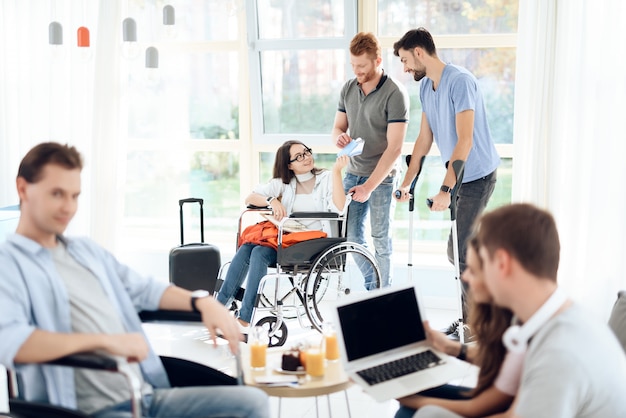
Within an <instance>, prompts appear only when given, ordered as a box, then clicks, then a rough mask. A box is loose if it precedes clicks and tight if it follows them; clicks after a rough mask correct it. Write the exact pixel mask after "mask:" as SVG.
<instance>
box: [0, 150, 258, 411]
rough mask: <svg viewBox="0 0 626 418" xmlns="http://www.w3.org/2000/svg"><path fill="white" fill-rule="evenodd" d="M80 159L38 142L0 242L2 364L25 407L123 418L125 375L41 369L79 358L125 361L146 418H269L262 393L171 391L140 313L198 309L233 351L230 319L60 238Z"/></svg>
mask: <svg viewBox="0 0 626 418" xmlns="http://www.w3.org/2000/svg"><path fill="white" fill-rule="evenodd" d="M81 170H82V160H81V156H80V154H79V153H78V152H77V151H76V149H75V148H74V147H69V146H66V145H61V144H57V143H51V142H50V143H42V144H39V145H37V146H35V147H34V148H33V149H31V150H30V151H29V152H28V153H27V154H26V156H25V157H24V159H23V160H22V162H21V164H20V167H19V170H18V175H17V180H16V185H17V191H18V195H19V198H20V211H21V214H20V220H19V223H18V226H17V230H16V233H15V234H14V235H12V236H9V237H8V239H7V242H6V243H4V244H2V245H0V265H1V266H2V269H1V270H0V340H2V341H3V343H2V345H1V346H0V363H1V364H3V365H5V366H7V367H9V368H13V369H16V371H17V372H18V376H19V378H18V381H19V382H20V388H19V390H20V394H21V396H22V397H23V398H24V399H26V400H33V401H39V402H47V403H51V404H54V405H59V406H63V407H66V408H71V409H79V410H81V411H83V412H85V413H87V414H90V415H93V416H95V417H101V418H104V417H112V416H115V417H125V416H128V417H130V403H129V402H128V400H129V398H130V392H129V389H128V386H127V384H126V383H125V381H124V379H123V377H122V376H120V375H117V374H114V373H106V372H99V371H92V370H86V369H75V370H74V369H70V368H64V367H63V368H62V367H55V366H46V365H41V364H40V363H43V362H46V361H50V360H54V359H57V358H59V357H63V356H66V355H70V354H75V353H80V352H92V351H98V352H101V353H104V354H108V355H111V356H117V357H121V358H126V359H127V360H128V361H129V363H130V366H131V367H133V368H134V371H135V372H136V374H137V376H138V377H139V378H140V379H141V381H142V393H143V395H144V396H143V408H144V409H143V412H144V416H146V417H172V416H176V417H179V418H184V417H213V416H216V417H217V416H219V417H223V416H232V417H267V416H269V411H268V401H267V397H266V396H265V394H264V393H263V392H261V391H259V390H257V389H254V388H247V387H241V386H212V387H189V388H176V389H171V388H169V386H170V385H169V381H168V378H167V375H166V373H165V370H164V368H163V365H162V363H161V361H160V360H159V357H158V356H157V355H156V354H155V353H154V352H153V351H152V349H151V348H150V345H149V344H148V341H147V340H146V337H145V335H144V334H143V332H142V328H141V322H140V320H139V317H138V315H137V311H139V310H144V309H145V310H155V309H169V310H187V311H191V310H192V309H193V310H196V311H198V312H200V313H201V315H202V320H203V323H204V324H205V326H206V327H207V328H208V330H209V331H210V333H211V335H213V336H215V335H217V333H218V330H219V332H221V334H222V335H223V336H224V338H226V339H227V340H228V341H229V345H230V348H231V350H232V351H233V352H236V351H237V350H238V342H239V340H240V338H241V335H240V333H239V328H238V326H237V323H236V321H235V319H234V318H233V317H232V316H231V315H230V314H229V312H228V311H227V310H226V309H225V308H224V307H223V306H222V305H221V304H220V303H219V302H217V301H216V300H214V299H213V298H211V297H210V296H206V295H204V296H205V297H201V298H196V297H192V293H191V292H189V291H187V290H184V289H182V288H179V287H176V286H173V285H169V284H167V283H157V282H155V281H152V280H149V279H145V278H143V277H140V276H139V275H138V274H137V273H135V272H134V271H132V270H131V269H129V268H128V267H126V266H124V265H122V264H120V263H119V262H118V261H117V260H116V259H115V258H114V257H113V256H112V255H111V254H110V253H108V252H107V251H106V250H104V249H103V248H101V247H100V246H98V245H97V244H95V243H94V242H92V241H90V240H88V239H85V238H68V237H65V236H63V235H62V234H63V232H64V231H65V229H66V228H67V226H68V224H69V222H70V221H71V220H72V218H73V216H74V214H75V213H76V210H77V207H78V196H79V195H80V192H81V181H80V174H81Z"/></svg>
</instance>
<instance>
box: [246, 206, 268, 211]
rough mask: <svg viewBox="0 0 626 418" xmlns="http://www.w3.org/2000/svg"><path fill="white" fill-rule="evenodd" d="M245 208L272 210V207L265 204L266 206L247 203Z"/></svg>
mask: <svg viewBox="0 0 626 418" xmlns="http://www.w3.org/2000/svg"><path fill="white" fill-rule="evenodd" d="M246 209H250V210H272V207H271V206H269V205H267V206H256V205H248V206H246Z"/></svg>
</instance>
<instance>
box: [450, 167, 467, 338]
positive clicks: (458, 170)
mask: <svg viewBox="0 0 626 418" xmlns="http://www.w3.org/2000/svg"><path fill="white" fill-rule="evenodd" d="M452 169H453V170H454V175H455V177H456V183H455V185H454V190H453V191H452V193H451V195H450V220H451V221H452V250H453V254H454V278H455V280H456V281H457V290H456V291H457V298H458V301H459V328H458V331H459V341H460V342H461V344H463V343H465V326H464V324H463V283H462V282H461V263H460V261H459V237H458V231H457V227H456V198H457V196H458V194H459V190H460V189H461V184H462V182H463V173H464V171H465V161H463V160H456V161H453V162H452Z"/></svg>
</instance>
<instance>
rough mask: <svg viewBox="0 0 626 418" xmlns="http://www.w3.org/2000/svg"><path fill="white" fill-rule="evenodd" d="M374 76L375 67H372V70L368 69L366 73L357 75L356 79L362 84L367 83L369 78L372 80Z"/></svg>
mask: <svg viewBox="0 0 626 418" xmlns="http://www.w3.org/2000/svg"><path fill="white" fill-rule="evenodd" d="M374 77H376V68H374V69H372V71H370V72H369V73H367V74H364V75H362V76H361V77H358V76H357V81H358V82H359V83H360V84H364V83H367V82H368V81H370V80H373V79H374Z"/></svg>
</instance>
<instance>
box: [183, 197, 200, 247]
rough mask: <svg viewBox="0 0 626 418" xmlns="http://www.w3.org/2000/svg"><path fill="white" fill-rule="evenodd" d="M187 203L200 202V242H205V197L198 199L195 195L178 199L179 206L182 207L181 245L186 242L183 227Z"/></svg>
mask: <svg viewBox="0 0 626 418" xmlns="http://www.w3.org/2000/svg"><path fill="white" fill-rule="evenodd" d="M185 203H199V204H200V242H201V243H204V209H203V204H204V199H198V198H195V197H190V198H187V199H180V200H179V201H178V206H179V207H180V245H184V244H185V232H184V228H183V205H184V204H185Z"/></svg>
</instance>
